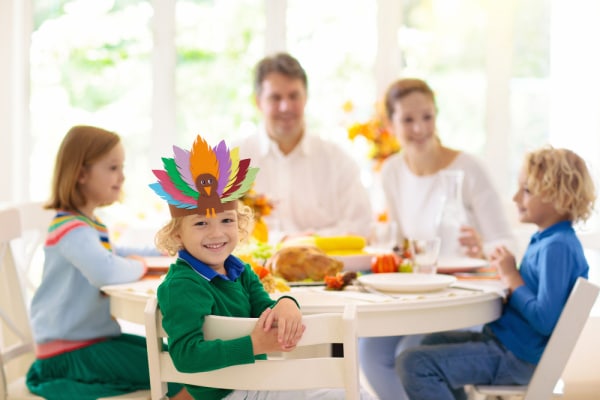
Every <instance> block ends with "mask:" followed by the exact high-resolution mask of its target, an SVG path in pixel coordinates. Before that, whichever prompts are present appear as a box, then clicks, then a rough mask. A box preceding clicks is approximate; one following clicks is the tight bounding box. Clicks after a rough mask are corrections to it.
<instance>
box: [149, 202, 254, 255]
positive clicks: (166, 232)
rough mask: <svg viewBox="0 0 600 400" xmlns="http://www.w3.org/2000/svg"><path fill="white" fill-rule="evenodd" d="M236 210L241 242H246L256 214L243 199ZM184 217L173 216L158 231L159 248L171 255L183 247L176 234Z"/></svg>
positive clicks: (157, 244)
mask: <svg viewBox="0 0 600 400" xmlns="http://www.w3.org/2000/svg"><path fill="white" fill-rule="evenodd" d="M236 211H237V218H238V232H239V234H240V243H244V242H246V241H247V240H248V239H249V238H250V233H251V232H252V228H253V227H254V214H253V212H252V209H251V208H250V207H248V206H247V205H245V204H244V203H242V202H241V201H238V207H237V210H236ZM183 218H186V217H176V218H172V219H171V220H170V221H169V222H168V223H167V224H166V225H165V226H163V227H162V228H161V229H160V230H159V231H158V232H157V233H156V236H155V238H154V243H155V244H156V247H157V248H158V249H159V250H162V251H166V252H167V253H168V254H169V255H171V256H174V255H176V254H177V252H178V251H179V250H181V249H182V248H183V247H182V245H181V242H180V241H178V240H177V239H176V238H175V235H176V234H177V232H179V230H180V229H181V221H182V220H183Z"/></svg>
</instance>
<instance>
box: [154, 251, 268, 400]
mask: <svg viewBox="0 0 600 400" xmlns="http://www.w3.org/2000/svg"><path fill="white" fill-rule="evenodd" d="M157 295H158V303H159V306H160V309H161V312H162V314H163V328H164V329H165V331H166V332H167V334H168V335H169V353H170V354H171V358H172V359H173V363H174V364H175V367H176V368H177V369H178V370H179V371H181V372H202V371H210V370H214V369H218V368H223V367H228V366H231V365H238V364H251V363H254V360H255V357H254V355H253V350H252V341H251V339H250V336H245V337H241V338H238V339H233V340H208V341H205V340H204V335H203V333H202V325H203V324H204V318H205V316H207V315H223V316H233V317H258V316H259V315H260V314H261V313H262V311H264V310H265V309H266V308H267V307H272V306H273V305H274V304H275V303H276V302H275V301H274V300H272V299H271V298H270V297H269V294H268V293H267V292H266V291H265V290H264V288H263V286H262V283H261V282H260V281H259V279H258V277H257V276H256V274H255V273H254V272H253V271H252V270H251V268H250V266H249V265H245V270H244V271H243V272H242V274H241V275H240V277H239V278H238V279H236V280H235V281H230V280H226V279H223V278H221V277H220V276H217V277H216V278H214V279H212V280H211V281H208V280H207V279H206V278H204V277H203V276H201V275H200V274H198V273H197V272H196V271H195V270H193V269H192V268H191V267H190V266H189V265H188V264H187V263H186V262H185V261H183V260H181V259H178V260H177V262H176V263H175V264H173V265H172V266H171V268H170V269H169V273H168V274H167V276H166V277H165V280H164V282H163V283H161V285H160V286H159V288H158V293H157ZM256 358H257V359H264V358H265V357H264V355H263V356H262V357H261V356H258V357H256ZM186 387H187V389H188V391H189V392H190V394H191V395H192V396H193V397H194V398H195V399H200V398H202V399H203V400H205V399H206V400H212V399H221V398H223V397H225V396H227V395H228V394H229V393H230V392H231V390H227V389H215V388H208V387H200V386H191V385H187V386H186Z"/></svg>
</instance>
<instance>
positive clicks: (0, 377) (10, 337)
mask: <svg viewBox="0 0 600 400" xmlns="http://www.w3.org/2000/svg"><path fill="white" fill-rule="evenodd" d="M21 226H22V224H21V221H20V213H19V211H18V210H17V209H16V208H8V209H4V210H0V400H43V399H42V397H39V396H36V395H33V394H32V393H30V392H29V390H28V389H27V386H26V385H25V374H26V373H27V370H28V369H29V366H30V365H31V363H32V362H33V360H34V358H35V356H34V341H33V335H32V333H31V325H30V323H29V315H28V312H27V307H26V305H25V296H24V294H23V286H22V284H21V277H20V276H19V273H18V269H17V266H16V260H15V257H14V249H15V248H19V246H14V244H15V243H14V242H15V241H17V240H19V239H20V238H21V231H22V229H21ZM149 398H150V392H149V391H138V392H134V393H130V394H126V395H123V396H116V397H109V398H107V400H108V399H111V400H147V399H149Z"/></svg>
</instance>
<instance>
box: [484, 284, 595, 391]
mask: <svg viewBox="0 0 600 400" xmlns="http://www.w3.org/2000/svg"><path fill="white" fill-rule="evenodd" d="M599 291H600V288H599V287H598V286H596V285H594V284H593V283H590V282H589V281H588V280H587V279H584V278H579V279H577V282H575V286H574V287H573V290H572V291H571V294H570V295H569V299H568V300H567V303H566V304H565V307H564V308H563V311H562V313H561V314H560V318H559V319H558V322H557V323H556V326H555V327H554V331H553V332H552V335H551V336H550V340H549V341H548V344H547V345H546V349H545V350H544V354H542V358H541V359H540V362H539V363H538V365H537V367H536V369H535V372H534V373H533V376H532V377H531V381H530V382H529V385H527V386H493V385H476V386H475V390H476V392H477V393H480V394H485V395H488V396H490V395H494V396H522V397H524V399H525V400H538V399H550V398H552V395H553V392H554V391H555V388H558V389H559V390H561V391H562V386H563V384H562V382H561V380H560V377H561V374H562V373H563V370H564V369H565V365H566V364H567V361H568V360H569V357H570V356H571V353H572V352H573V349H574V348H575V345H576V344H577V340H578V339H579V336H580V334H581V332H582V331H583V328H584V326H585V324H586V322H587V319H588V317H589V315H590V311H591V309H592V307H593V305H594V302H595V301H596V298H597V297H598V292H599Z"/></svg>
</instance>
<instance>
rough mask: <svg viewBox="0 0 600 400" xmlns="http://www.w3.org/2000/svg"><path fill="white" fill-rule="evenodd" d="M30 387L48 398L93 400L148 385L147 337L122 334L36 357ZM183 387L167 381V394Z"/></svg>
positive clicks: (34, 391)
mask: <svg viewBox="0 0 600 400" xmlns="http://www.w3.org/2000/svg"><path fill="white" fill-rule="evenodd" d="M27 387H28V388H29V390H30V391H31V392H32V393H34V394H36V395H38V396H41V397H44V398H45V399H48V400H96V399H98V398H100V397H110V396H118V395H122V394H125V393H131V392H135V391H136V390H147V389H149V388H150V375H149V371H148V353H147V351H146V338H144V337H141V336H135V335H129V334H122V335H121V336H118V337H115V338H110V339H108V340H105V341H102V342H99V343H96V344H93V345H91V346H88V347H84V348H82V349H78V350H74V351H71V352H68V353H63V354H60V355H57V356H55V357H50V358H46V359H41V360H36V361H35V362H34V363H33V364H32V365H31V368H30V369H29V372H28V373H27ZM181 389H182V386H181V385H175V384H173V385H171V384H169V395H170V396H172V395H174V394H176V393H177V392H179V390H181Z"/></svg>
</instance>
